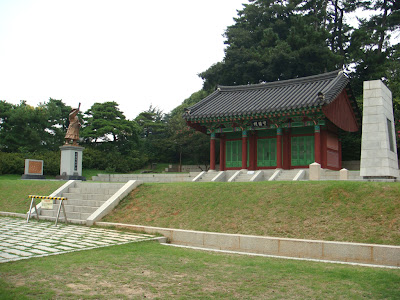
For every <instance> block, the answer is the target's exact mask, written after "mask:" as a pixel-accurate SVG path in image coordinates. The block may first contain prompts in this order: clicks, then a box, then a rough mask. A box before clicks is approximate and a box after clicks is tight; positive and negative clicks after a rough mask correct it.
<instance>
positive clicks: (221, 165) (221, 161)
mask: <svg viewBox="0 0 400 300" xmlns="http://www.w3.org/2000/svg"><path fill="white" fill-rule="evenodd" d="M219 170H220V171H225V136H223V135H222V134H221V137H220V139H219Z"/></svg>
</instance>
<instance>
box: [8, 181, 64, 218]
mask: <svg viewBox="0 0 400 300" xmlns="http://www.w3.org/2000/svg"><path fill="white" fill-rule="evenodd" d="M20 178H21V175H2V176H0V211H7V212H17V213H26V212H27V211H28V210H29V205H30V203H31V199H29V198H28V196H29V195H40V196H48V195H50V194H51V193H52V192H54V191H55V190H57V189H58V188H59V187H60V186H62V185H63V184H64V183H65V181H49V180H19V179H20Z"/></svg>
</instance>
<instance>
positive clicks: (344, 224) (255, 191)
mask: <svg viewBox="0 0 400 300" xmlns="http://www.w3.org/2000/svg"><path fill="white" fill-rule="evenodd" d="M399 216H400V185H399V184H398V183H371V182H339V181H329V182H327V181H325V182H255V183H165V184H164V183H163V184H161V183H158V184H143V185H142V186H140V187H139V188H138V189H136V190H135V191H134V192H132V193H131V194H130V195H129V196H128V197H126V198H125V199H124V200H123V201H122V202H121V203H120V205H119V206H118V207H117V208H116V209H115V210H114V211H113V212H112V213H111V214H110V215H108V216H107V217H106V218H105V219H104V221H107V222H116V223H129V224H140V225H148V226H159V227H169V228H180V229H189V230H201V231H215V232H226V233H241V234H254V235H263V236H277V237H289V238H304V239H322V240H332V241H348V242H361V243H377V244H392V245H400V217H399Z"/></svg>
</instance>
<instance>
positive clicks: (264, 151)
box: [257, 139, 276, 167]
mask: <svg viewBox="0 0 400 300" xmlns="http://www.w3.org/2000/svg"><path fill="white" fill-rule="evenodd" d="M257 166H258V167H274V166H276V139H258V140H257Z"/></svg>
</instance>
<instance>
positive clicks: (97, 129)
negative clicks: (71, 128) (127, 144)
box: [81, 101, 138, 144]
mask: <svg viewBox="0 0 400 300" xmlns="http://www.w3.org/2000/svg"><path fill="white" fill-rule="evenodd" d="M137 129H138V128H137V126H136V124H135V122H132V121H129V120H127V119H126V118H125V116H124V114H123V113H122V112H121V111H120V110H119V107H118V104H117V103H116V102H114V101H110V102H104V103H94V104H93V105H92V107H91V108H90V109H88V110H87V111H86V112H85V117H84V126H83V129H82V131H81V135H82V137H83V138H84V139H85V141H86V142H87V143H91V142H93V143H98V142H114V143H115V144H117V143H120V142H123V141H125V140H126V139H127V138H133V139H137Z"/></svg>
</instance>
